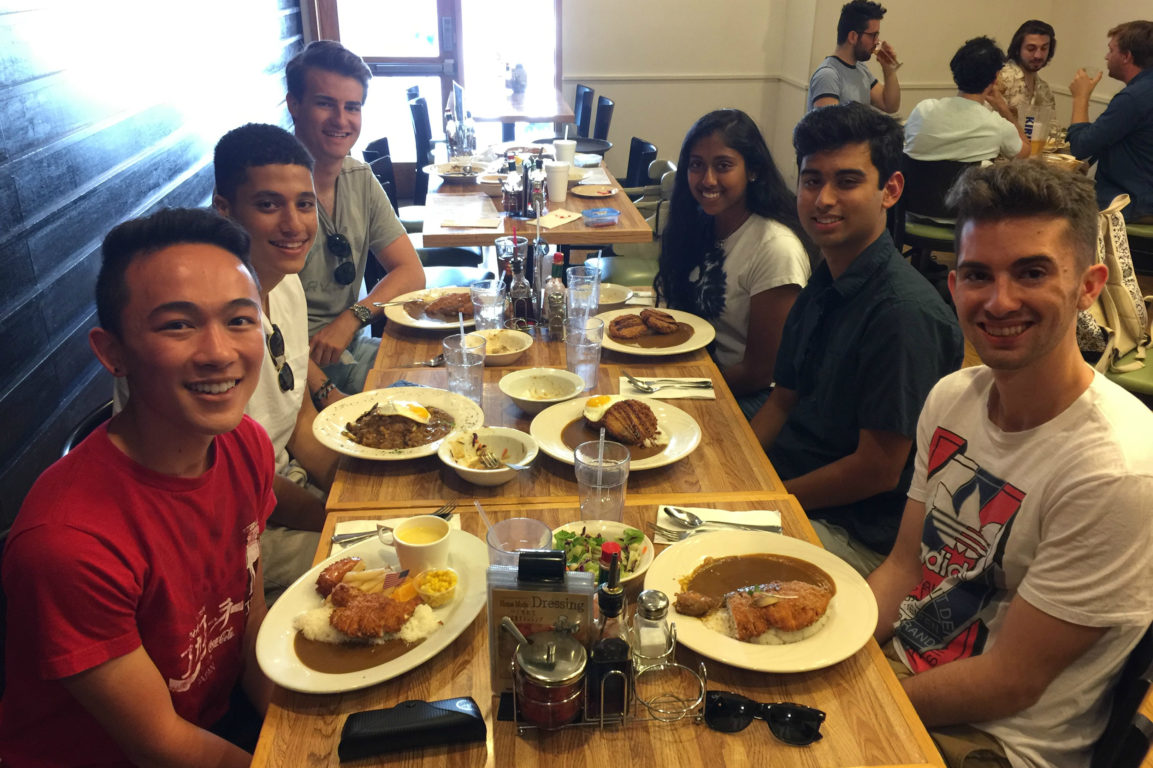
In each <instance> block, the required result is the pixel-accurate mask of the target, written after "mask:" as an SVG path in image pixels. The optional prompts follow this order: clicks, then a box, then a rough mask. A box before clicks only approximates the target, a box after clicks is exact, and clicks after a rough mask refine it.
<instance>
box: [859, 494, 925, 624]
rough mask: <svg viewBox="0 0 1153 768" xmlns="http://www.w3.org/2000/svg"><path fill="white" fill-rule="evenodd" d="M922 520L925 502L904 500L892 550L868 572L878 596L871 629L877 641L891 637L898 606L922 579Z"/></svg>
mask: <svg viewBox="0 0 1153 768" xmlns="http://www.w3.org/2000/svg"><path fill="white" fill-rule="evenodd" d="M924 522H925V505H924V504H923V503H922V502H920V501H913V500H912V499H909V500H908V501H906V502H905V512H904V514H903V515H902V516H901V528H900V530H898V531H897V540H896V542H894V543H893V550H892V551H891V552H890V553H889V556H888V557H886V558H885V561H884V562H883V563H881V564H880V565H879V566H877V569H876V570H875V571H873V572H872V573H870V574H869V579H868V581H869V587H870V588H871V589H872V590H873V596H874V597H876V598H877V628H876V629H875V630H873V637H874V638H875V639H876V640H877V642H878V643H883V642H885V641H886V640H888V639H889V638H891V637H892V636H893V624H894V623H895V622H896V621H897V609H898V608H899V607H900V605H901V601H902V600H904V599H905V596H906V595H908V594H909V593H910V592H911V591H912V590H913V587H914V586H916V584H917V580H918V579H920V578H921V557H920V554H921V531H922V529H923V528H924Z"/></svg>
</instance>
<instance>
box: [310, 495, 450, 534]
mask: <svg viewBox="0 0 1153 768" xmlns="http://www.w3.org/2000/svg"><path fill="white" fill-rule="evenodd" d="M454 509H456V502H455V501H450V502H447V503H446V504H445V505H444V506H443V507H441V508H440V509H438V510H437V511H435V512H433V513H431V514H433V515H435V516H436V517H443V518H444V519H445V520H449V519H451V518H452V511H453V510H454ZM391 530H392V528H390V527H389V526H387V525H385V524H384V523H377V524H376V530H375V531H358V532H356V533H338V534H336V535H334V536H333V537H332V543H333V544H355V543H356V542H358V541H363V540H364V539H371V538H372V537H373V536H379V535H380V533H381V532H382V531H391Z"/></svg>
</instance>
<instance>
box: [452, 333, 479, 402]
mask: <svg viewBox="0 0 1153 768" xmlns="http://www.w3.org/2000/svg"><path fill="white" fill-rule="evenodd" d="M484 353H485V341H484V336H481V335H480V334H479V333H466V334H464V335H463V336H462V335H461V334H459V333H454V334H453V335H452V336H447V337H445V339H444V369H445V371H447V372H448V391H449V392H455V393H456V394H458V395H464V396H465V397H467V398H468V399H469V400H472V401H473V402H474V403H476V404H477V405H481V399H482V398H483V397H484Z"/></svg>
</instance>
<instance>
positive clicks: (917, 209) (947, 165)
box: [890, 154, 974, 250]
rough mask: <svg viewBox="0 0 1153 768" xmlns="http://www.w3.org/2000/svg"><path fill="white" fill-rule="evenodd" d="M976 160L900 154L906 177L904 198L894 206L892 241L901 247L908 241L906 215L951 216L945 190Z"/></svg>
mask: <svg viewBox="0 0 1153 768" xmlns="http://www.w3.org/2000/svg"><path fill="white" fill-rule="evenodd" d="M971 165H974V163H962V162H959V161H956V160H914V159H913V158H911V157H909V156H908V155H905V154H902V155H901V174H902V175H903V176H904V177H905V189H904V191H903V192H902V193H901V198H900V199H899V200H898V201H897V204H896V205H894V206H893V207H892V209H891V210H892V213H893V215H892V217H891V219H890V225H891V229H892V235H893V242H894V243H896V245H897V249H898V250H900V249H901V248H902V247H903V246H904V244H905V216H906V214H913V215H916V216H928V217H931V218H934V219H951V218H953V213H952V212H951V211H950V210H949V209H948V208H947V207H946V206H945V194H946V193H947V192H948V191H949V188H950V187H952V186H953V182H955V181H956V180H957V177H958V176H960V175H961V174H962V173H964V172H965V169H967V168H968V167H969V166H971Z"/></svg>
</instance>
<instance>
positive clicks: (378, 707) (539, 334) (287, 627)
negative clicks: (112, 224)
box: [253, 237, 939, 766]
mask: <svg viewBox="0 0 1153 768" xmlns="http://www.w3.org/2000/svg"><path fill="white" fill-rule="evenodd" d="M530 255H531V256H533V257H535V256H537V255H538V254H537V253H536V252H535V248H534V247H533V246H532V245H531V244H530V243H529V241H528V238H527V237H523V238H507V239H506V244H505V245H504V246H503V248H502V257H503V261H502V272H506V270H505V269H504V268H503V267H504V265H506V264H507V273H511V276H512V279H511V280H495V281H490V282H489V283H487V284H483V285H479V286H476V287H475V288H476V289H475V290H472V291H470V290H469V289H467V288H463V287H462V288H447V289H437V290H436V291H434V292H416V295H411V296H405V297H401V299H400V300H399V301H397V302H392V303H391V304H392V305H391V306H388V307H386V312H389V311H391V312H394V313H397V312H399V313H403V314H402V315H398V317H401V319H400V320H398V321H397V322H389V323H388V324H387V325H386V326H385V331H384V335H383V337H382V340H381V346H380V351H379V353H378V358H377V364H376V367H374V368H373V369H372V371H371V372H370V374H369V376H368V380H367V382H366V390H365V391H364V392H363V393H361V394H359V395H355V396H353V397H350V398H346V399H345V400H342V401H340V402H339V403H336V404H334V405H333V406H330V407H329V408H327V409H325V410H324V411H322V412H321V414H319V415H318V417H317V419H316V422H315V424H314V432H315V434H316V435H317V437H318V439H320V440H321V442H323V443H325V444H326V445H328V446H329V447H331V448H333V449H334V450H336V451H338V452H340V453H342V454H343V455H344V458H343V459H342V460H341V465H340V468H339V471H338V473H337V476H336V479H335V481H334V483H333V486H332V489H331V492H330V495H329V500H328V510H329V515H328V518H327V520H326V523H325V528H324V530H323V532H322V535H321V544H320V546H319V548H318V551H317V553H316V560H315V562H316V565H315V567H314V568H313V569H312V570H311V571H309V572H308V573H306V574H305V575H304V576H302V577H301V578H300V580H298V581H297V582H296V583H295V584H294V585H292V586H291V587H290V588H289V589H288V590H287V591H286V592H285V595H284V597H282V598H281V600H280V601H278V602H277V603H276V604H275V605H273V607H272V609H271V611H270V613H269V617H268V619H267V620H266V622H265V625H264V628H262V630H261V633H260V636H259V637H258V641H257V651H258V659H259V661H260V663H261V666H262V668H263V669H265V672H266V673H267V674H268V675H269V676H270V677H271V678H272V679H273V681H274V682H276V683H277V684H278V688H277V691H276V693H275V695H274V699H273V703H272V706H271V707H270V709H269V713H268V716H267V717H266V720H265V725H264V729H263V731H262V734H261V739H260V743H259V744H258V747H257V750H256V753H255V759H254V761H253V764H254V765H287V764H293V765H296V764H300V756H302V755H308V756H309V757H308V760H307V764H309V765H333V766H335V765H337V764H338V762H339V761H340V760H341V756H344V758H348V759H352V758H354V757H364V756H369V755H376V754H384V753H387V752H394V751H397V750H403V751H405V753H406V755H408V756H407V757H406V758H405V759H410V760H411V759H415V760H417V761H418V762H419V763H420V764H421V765H425V764H427V765H449V764H458V763H462V762H467V763H469V764H485V765H487V766H495V765H511V764H519V763H530V762H531V763H537V762H540V761H541V760H544V759H556V756H557V755H565V756H566V757H565V758H564V762H566V764H572V765H590V766H591V765H594V764H601V763H604V762H605V761H606V760H611V759H614V756H619V754H621V750H622V749H625V748H627V749H628V750H630V751H636V750H640V751H641V752H640V753H648V754H651V755H652V756H653V758H652V759H654V760H660V759H664V760H674V759H675V760H679V761H684V760H688V761H689V762H702V763H703V762H704V761H705V760H706V759H710V756H715V755H716V754H717V753H718V751H721V752H723V751H724V750H726V749H728V748H732V749H739V750H741V753H742V754H744V755H745V756H746V757H747V758H748V759H749V760H758V761H766V760H769V759H770V757H769V751H770V750H772V757H771V759H772V761H773V762H774V763H782V764H786V765H794V764H795V765H798V766H811V765H821V766H831V765H903V766H914V765H915V766H922V765H924V766H929V765H939V761H938V758H937V756H936V753H935V751H934V749H933V747H932V744H931V741H930V740H929V738H928V735H927V733H926V732H925V731H924V728H923V727H922V726H921V725H920V722H919V721H918V720H917V718H916V715H915V713H914V712H913V710H912V707H911V705H910V704H909V702H908V700H907V698H905V697H904V695H903V693H902V692H901V690H900V686H899V684H897V682H896V679H895V678H894V677H893V675H892V673H891V671H889V669H888V665H887V663H886V661H885V659H884V657H883V656H882V654H881V652H880V649H879V648H878V647H877V645H876V644H875V643H874V642H873V641H872V640H871V637H872V630H873V627H874V625H875V623H876V604H875V602H874V601H873V598H872V593H871V591H870V590H869V588H868V585H867V584H866V583H865V582H864V580H863V579H861V578H860V577H859V576H858V575H857V574H856V572H855V571H853V570H852V569H851V568H850V567H849V566H848V565H846V564H845V563H844V562H843V561H840V560H839V559H838V558H836V557H835V556H833V555H831V554H829V553H827V552H825V551H824V550H823V549H821V548H820V546H819V542H818V540H817V539H816V536H815V534H814V533H813V531H812V528H811V526H809V524H808V521H807V519H806V517H805V515H804V511H803V510H802V509H801V507H800V505H799V503H798V502H797V500H796V499H795V498H794V497H792V496H789V495H788V494H787V492H786V491H785V489H784V486H783V484H782V483H781V481H780V479H779V478H778V477H777V475H776V473H775V471H774V470H773V468H772V466H771V464H770V463H769V462H768V460H767V458H766V457H765V455H764V453H763V451H762V450H761V449H760V446H759V444H758V443H757V441H756V437H755V436H754V435H753V433H752V430H751V428H750V427H749V425H748V423H747V422H746V421H745V419H744V418H743V416H742V415H741V412H740V409H739V407H738V406H737V404H736V401H735V399H734V397H733V395H732V393H731V392H730V391H729V389H728V387H727V386H726V385H725V382H724V379H723V378H722V377H721V375H720V373H719V371H718V369H717V367H716V365H715V364H714V363H713V361H712V360H711V358H710V357H709V355H708V354H707V351H706V347H707V346H708V344H709V343H710V342H711V341H712V339H713V337H714V333H713V329H712V326H711V325H709V324H708V323H707V322H705V321H703V320H701V319H700V318H697V317H695V316H693V315H690V314H688V313H683V312H673V311H664V310H654V309H651V308H649V307H647V306H646V304H650V303H651V299H646V298H643V297H642V298H640V299H639V302H640V303H639V304H631V303H629V302H633V301H638V298H637V297H636V295H635V294H636V293H639V291H633V290H632V289H630V288H627V287H620V286H608V285H601V284H600V283H599V276H598V275H596V273H595V272H592V271H591V270H587V269H584V268H583V267H580V266H578V267H571V268H569V270H568V271H566V270H565V269H564V266H563V264H562V263H561V262H559V261H557V262H556V263H555V264H554V265H553V266H554V269H553V270H551V271H550V277H552V276H560V277H559V278H558V282H559V284H560V289H562V290H563V293H562V294H558V295H560V298H559V299H557V300H556V301H553V302H551V303H549V302H548V301H547V298H548V295H549V294H548V285H547V281H546V284H542V283H541V282H540V281H537V282H535V283H532V284H530V289H531V291H532V293H530V294H529V298H528V299H527V302H528V303H527V304H518V303H517V300H518V299H522V300H523V297H524V294H523V293H519V292H517V291H514V290H513V288H514V286H516V285H517V284H518V282H519V281H521V280H525V275H524V272H525V264H526V262H527V261H528V260H529V257H530ZM546 264H547V259H541V260H540V261H539V263H537V264H535V265H534V266H535V267H536V268H537V269H543V268H544V266H546ZM525 282H526V283H527V282H528V281H527V280H525ZM552 287H553V288H557V284H555V283H554V284H553V285H552ZM437 302H440V304H439V305H438V304H437ZM454 306H455V307H456V309H457V312H458V314H457V317H456V318H455V320H454V318H452V317H451V315H450V313H449V311H448V310H451V309H452V308H453V307H454ZM549 307H551V308H552V309H553V310H554V312H558V313H560V314H561V315H562V316H561V317H558V316H557V315H554V316H553V317H552V318H551V319H552V320H553V322H551V323H550V322H549V321H550V318H549V313H548V308H549ZM497 308H499V310H498V309H497ZM438 309H441V310H445V311H444V313H443V314H441V313H440V312H439V311H438ZM468 309H471V310H472V312H468V311H467V310H468ZM428 310H432V314H431V315H430V314H429V312H428ZM468 315H471V317H470V318H468V319H469V320H471V323H470V322H468V320H466V316H468ZM390 319H391V316H390ZM338 406H339V407H338ZM350 558H351V559H350ZM486 606H487V610H486ZM766 622H768V623H767V624H766ZM754 640H755V642H754ZM765 643H768V644H765ZM778 643H783V644H778ZM622 649H623V650H622ZM546 651H547V652H546ZM622 653H623V654H624V655H621V654H622ZM756 702H762V703H764V706H763V707H761V709H762V710H763V712H764V713H766V717H767V718H768V719H767V720H766V722H767V723H768V727H769V732H770V733H769V736H770V738H769V739H768V740H766V739H765V738H764V736H762V735H761V734H762V733H763V731H762V732H759V733H758V732H757V729H756V728H755V727H754V728H749V727H748V726H749V724H750V723H751V722H752V720H753V718H752V717H747V718H746V717H744V716H738V715H734V714H733V712H735V711H743V710H742V708H745V709H748V708H750V707H752V708H755V703H756ZM780 702H795V703H792V704H781V703H780ZM770 705H771V706H770ZM782 708H783V709H782ZM749 711H751V710H749ZM773 712H776V713H777V714H776V715H772V713H773ZM358 713H362V714H358ZM413 717H418V718H420V720H421V722H422V723H424V726H422V727H421V728H414V727H412V722H413V721H412V719H411V718H413ZM790 722H791V723H792V725H786V723H790ZM742 731H744V733H741V732H742ZM626 745H627V747H626ZM784 745H788V746H784ZM782 749H784V750H786V751H784V752H782V751H781V750H782ZM413 750H415V751H413Z"/></svg>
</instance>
